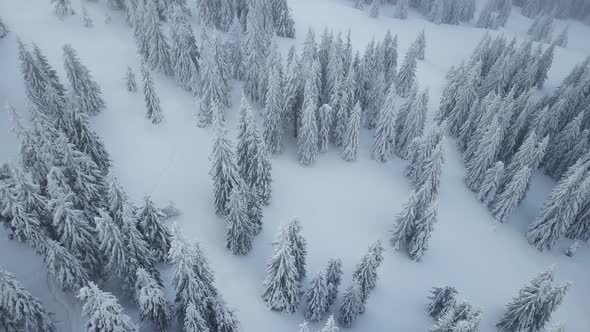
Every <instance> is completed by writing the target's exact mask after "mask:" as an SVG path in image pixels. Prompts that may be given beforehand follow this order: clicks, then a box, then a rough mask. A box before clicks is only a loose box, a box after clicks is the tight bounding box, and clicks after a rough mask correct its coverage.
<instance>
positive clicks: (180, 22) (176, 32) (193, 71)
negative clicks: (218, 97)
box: [170, 10, 199, 94]
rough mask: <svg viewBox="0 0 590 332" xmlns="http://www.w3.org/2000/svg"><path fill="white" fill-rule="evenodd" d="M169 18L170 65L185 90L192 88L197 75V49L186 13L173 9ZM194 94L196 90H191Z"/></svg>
mask: <svg viewBox="0 0 590 332" xmlns="http://www.w3.org/2000/svg"><path fill="white" fill-rule="evenodd" d="M170 20H171V27H172V34H171V36H172V37H171V43H170V66H171V68H172V72H173V73H174V78H175V79H176V81H177V82H178V83H179V84H180V86H181V87H183V88H184V89H186V90H189V91H190V90H193V88H194V85H195V84H194V82H195V81H196V80H197V79H198V76H199V49H198V47H197V41H196V39H195V36H194V34H193V29H192V26H191V23H190V21H189V20H188V17H187V16H186V14H184V13H182V12H180V11H179V10H175V11H174V14H173V17H172V18H171V19H170ZM192 92H193V93H194V94H196V93H198V91H196V90H195V91H192Z"/></svg>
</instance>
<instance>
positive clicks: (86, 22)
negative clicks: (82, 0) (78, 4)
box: [82, 6, 94, 28]
mask: <svg viewBox="0 0 590 332" xmlns="http://www.w3.org/2000/svg"><path fill="white" fill-rule="evenodd" d="M82 19H83V21H84V27H85V28H92V27H94V22H93V21H92V18H91V17H90V15H88V11H87V10H86V6H82Z"/></svg>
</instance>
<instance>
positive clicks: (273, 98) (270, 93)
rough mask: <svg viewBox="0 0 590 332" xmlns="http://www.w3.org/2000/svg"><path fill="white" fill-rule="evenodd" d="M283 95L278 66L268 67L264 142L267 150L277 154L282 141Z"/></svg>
mask: <svg viewBox="0 0 590 332" xmlns="http://www.w3.org/2000/svg"><path fill="white" fill-rule="evenodd" d="M284 102H285V99H284V95H283V91H282V89H281V72H280V71H279V67H278V66H275V67H272V68H271V69H270V76H269V79H268V88H267V89H266V99H265V102H264V142H265V143H266V147H267V148H268V152H270V153H272V154H275V155H276V154H279V153H280V152H281V145H282V141H283V117H284V116H283V106H284Z"/></svg>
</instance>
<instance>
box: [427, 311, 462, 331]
mask: <svg viewBox="0 0 590 332" xmlns="http://www.w3.org/2000/svg"><path fill="white" fill-rule="evenodd" d="M455 311H456V310H455V307H453V306H450V307H449V308H448V309H447V310H446V311H444V312H442V313H441V315H440V317H438V318H437V320H436V324H434V326H433V327H432V328H431V329H429V330H428V331H429V332H445V331H454V328H455Z"/></svg>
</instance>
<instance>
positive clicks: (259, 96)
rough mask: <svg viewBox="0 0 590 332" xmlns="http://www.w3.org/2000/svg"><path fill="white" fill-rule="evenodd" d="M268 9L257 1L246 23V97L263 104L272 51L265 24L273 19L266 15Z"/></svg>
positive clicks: (269, 33) (251, 8)
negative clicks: (267, 65) (267, 70)
mask: <svg viewBox="0 0 590 332" xmlns="http://www.w3.org/2000/svg"><path fill="white" fill-rule="evenodd" d="M264 7H268V4H267V3H266V1H259V0H256V1H254V2H253V3H252V6H250V8H249V10H248V15H247V19H246V21H247V23H246V36H245V37H246V38H245V45H244V49H243V51H244V69H245V75H244V80H245V82H246V83H245V85H244V91H245V92H246V95H248V97H250V98H251V99H252V100H254V101H256V102H262V101H263V100H264V98H265V95H264V94H263V91H264V88H265V87H263V85H267V84H268V82H267V81H266V77H265V75H264V74H265V73H266V70H265V69H266V68H265V65H266V59H267V55H268V53H269V49H270V43H271V39H272V38H271V31H270V30H269V26H268V25H266V24H265V22H266V21H268V20H269V19H271V18H270V17H269V16H267V15H268V14H265V8H264Z"/></svg>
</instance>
